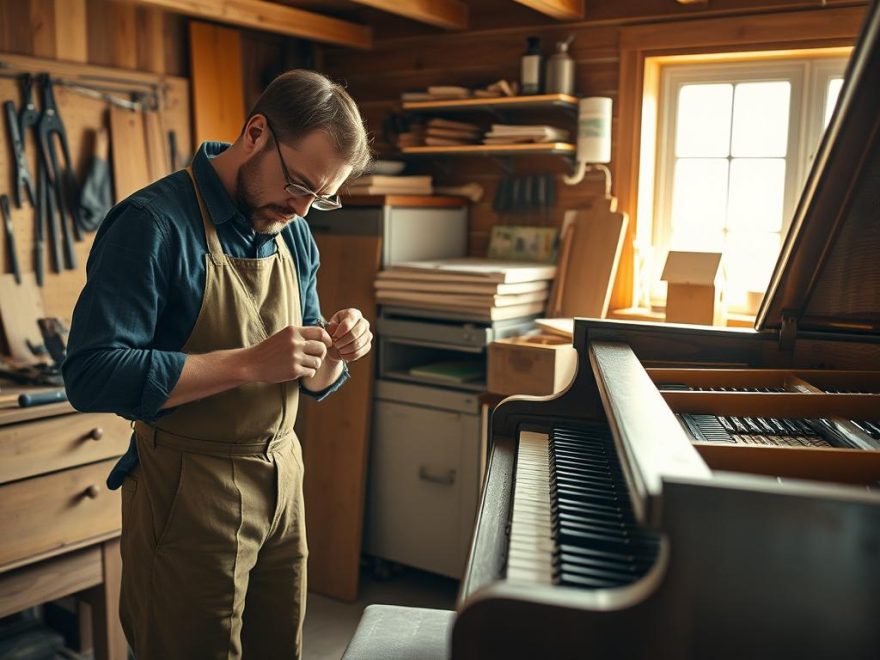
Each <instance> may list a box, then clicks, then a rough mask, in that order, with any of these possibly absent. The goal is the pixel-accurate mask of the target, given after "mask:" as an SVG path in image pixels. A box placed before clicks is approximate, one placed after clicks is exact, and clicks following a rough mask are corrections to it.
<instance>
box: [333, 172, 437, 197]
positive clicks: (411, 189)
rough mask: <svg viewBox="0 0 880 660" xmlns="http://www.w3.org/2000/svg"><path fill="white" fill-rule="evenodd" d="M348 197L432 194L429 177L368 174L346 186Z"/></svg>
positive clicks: (432, 189) (432, 188)
mask: <svg viewBox="0 0 880 660" xmlns="http://www.w3.org/2000/svg"><path fill="white" fill-rule="evenodd" d="M346 190H347V193H348V194H349V195H430V194H432V193H433V192H434V187H433V185H432V184H431V177H430V176H389V175H381V174H368V175H366V176H362V177H358V178H357V179H355V180H354V181H352V182H351V183H349V184H348V186H347V189H346Z"/></svg>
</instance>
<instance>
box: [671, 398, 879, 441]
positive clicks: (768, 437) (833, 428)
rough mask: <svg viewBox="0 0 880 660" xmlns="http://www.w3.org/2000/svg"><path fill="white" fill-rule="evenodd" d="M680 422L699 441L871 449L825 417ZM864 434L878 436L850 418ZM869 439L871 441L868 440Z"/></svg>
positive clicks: (689, 418) (688, 418)
mask: <svg viewBox="0 0 880 660" xmlns="http://www.w3.org/2000/svg"><path fill="white" fill-rule="evenodd" d="M657 389H659V390H660V391H661V392H663V391H685V390H687V391H695V392H758V393H760V392H789V391H790V390H787V389H785V388H784V387H691V386H690V385H685V384H683V383H658V384H657ZM676 417H678V419H679V421H680V422H681V424H682V426H684V428H685V430H686V431H687V432H688V434H689V435H690V436H691V438H693V439H694V440H696V441H698V442H725V443H728V444H733V445H769V446H773V447H846V448H856V449H870V448H871V447H870V445H865V443H864V442H862V441H860V440H859V439H855V440H854V439H853V437H852V434H851V433H850V434H847V433H845V431H844V430H842V429H841V428H840V426H839V424H837V423H834V422H832V421H830V420H827V419H795V418H782V417H743V416H740V417H737V416H732V415H727V416H722V415H718V416H716V415H697V414H686V413H682V414H677V415H676ZM850 424H852V425H853V427H854V428H856V429H858V430H859V431H861V432H862V433H864V434H865V436H867V437H869V438H873V439H874V440H878V439H880V435H878V436H874V435H873V434H872V432H871V426H873V424H872V423H871V422H857V421H853V420H850ZM869 442H870V441H869Z"/></svg>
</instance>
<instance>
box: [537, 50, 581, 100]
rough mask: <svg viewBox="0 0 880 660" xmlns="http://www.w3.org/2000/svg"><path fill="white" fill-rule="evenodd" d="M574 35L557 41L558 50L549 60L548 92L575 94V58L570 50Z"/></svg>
mask: <svg viewBox="0 0 880 660" xmlns="http://www.w3.org/2000/svg"><path fill="white" fill-rule="evenodd" d="M572 41H574V36H570V37H569V38H568V39H566V40H565V41H557V42H556V52H555V53H553V55H551V56H550V58H549V59H548V60H547V76H546V77H545V78H544V80H545V91H546V92H547V93H548V94H574V60H573V59H572V58H571V55H570V54H569V52H568V49H569V47H570V46H571V42H572Z"/></svg>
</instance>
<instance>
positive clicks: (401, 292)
mask: <svg viewBox="0 0 880 660" xmlns="http://www.w3.org/2000/svg"><path fill="white" fill-rule="evenodd" d="M555 275H556V266H548V265H547V264H540V263H525V262H515V261H514V262H512V261H499V260H492V259H444V260H440V261H417V262H409V263H402V264H397V265H395V266H393V267H391V268H390V269H388V270H384V271H382V272H381V273H379V275H378V278H377V280H376V299H377V301H378V302H379V303H380V304H384V305H396V306H400V307H414V308H417V309H429V310H435V311H448V312H452V313H454V314H455V315H456V316H461V315H465V316H468V317H469V318H473V319H474V320H483V321H501V320H506V319H515V318H520V317H527V316H535V315H540V314H542V313H543V312H544V307H545V305H546V301H547V297H548V293H549V284H550V281H551V280H552V279H553V278H554V277H555Z"/></svg>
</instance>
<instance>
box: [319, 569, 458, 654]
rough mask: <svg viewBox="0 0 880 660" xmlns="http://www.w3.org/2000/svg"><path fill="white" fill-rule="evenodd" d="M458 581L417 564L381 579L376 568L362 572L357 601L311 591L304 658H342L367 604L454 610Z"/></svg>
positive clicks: (395, 570)
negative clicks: (376, 574)
mask: <svg viewBox="0 0 880 660" xmlns="http://www.w3.org/2000/svg"><path fill="white" fill-rule="evenodd" d="M457 593H458V582H457V581H456V580H451V579H449V578H445V577H441V576H439V575H434V574H432V573H425V572H423V571H418V570H416V569H414V568H404V567H394V569H393V570H392V571H391V574H390V576H388V577H387V578H384V579H379V578H377V577H376V576H374V575H373V573H372V571H368V570H364V571H363V572H362V573H361V581H360V597H359V598H358V600H357V602H355V603H343V602H340V601H338V600H334V599H332V598H327V597H325V596H320V595H318V594H309V600H308V605H307V606H306V622H305V629H304V631H303V660H339V658H340V657H342V653H343V651H345V647H346V646H347V645H348V641H349V640H350V639H351V636H352V635H353V634H354V631H355V628H357V624H358V621H360V618H361V612H363V611H364V608H365V607H366V606H367V605H371V604H373V603H383V604H388V605H410V606H412V607H433V608H440V609H446V610H451V609H453V608H454V607H455V598H456V595H457Z"/></svg>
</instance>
